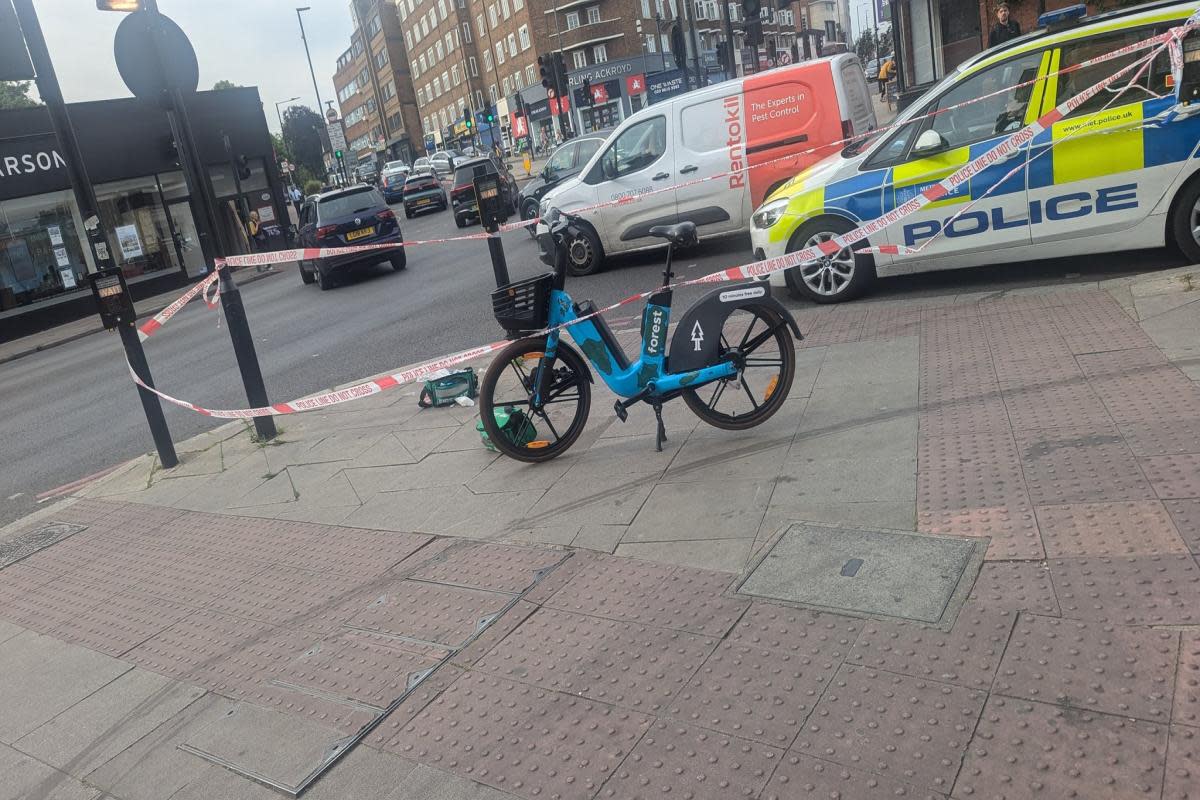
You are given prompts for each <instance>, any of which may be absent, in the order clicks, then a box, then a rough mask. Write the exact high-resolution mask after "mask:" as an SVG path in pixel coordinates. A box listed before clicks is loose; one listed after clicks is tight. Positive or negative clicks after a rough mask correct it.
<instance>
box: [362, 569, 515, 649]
mask: <svg viewBox="0 0 1200 800" xmlns="http://www.w3.org/2000/svg"><path fill="white" fill-rule="evenodd" d="M372 595H373V596H374V599H373V600H370V601H368V602H367V603H366V604H364V605H363V607H362V608H361V610H360V611H359V612H358V613H357V614H354V615H353V616H351V617H350V618H349V619H347V620H346V625H348V626H350V627H352V628H356V629H359V630H365V631H372V632H374V633H381V634H384V635H388V636H394V637H400V638H402V639H407V640H411V641H415V642H417V643H428V644H432V645H435V646H441V647H446V648H456V647H460V646H462V645H463V644H464V643H465V642H466V640H467V639H469V638H470V637H471V636H472V635H473V634H474V633H475V632H476V631H477V630H478V629H479V627H480V626H481V625H482V624H483V623H484V621H485V620H487V619H489V618H491V617H493V616H495V615H496V614H498V613H500V611H501V610H502V609H503V608H504V606H505V605H507V604H508V602H509V599H510V595H508V594H504V593H499V592H489V591H482V590H479V589H470V588H466V587H459V586H447V585H444V584H436V583H426V582H424V581H413V580H407V579H401V580H394V581H390V582H388V583H387V584H385V585H384V586H383V587H380V588H379V589H377V590H373V591H372Z"/></svg>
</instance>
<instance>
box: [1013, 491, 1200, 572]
mask: <svg viewBox="0 0 1200 800" xmlns="http://www.w3.org/2000/svg"><path fill="white" fill-rule="evenodd" d="M1036 513H1037V518H1038V527H1039V528H1040V529H1041V532H1042V541H1043V542H1044V543H1045V545H1046V554H1047V555H1048V556H1050V557H1052V558H1054V557H1067V556H1134V555H1155V554H1159V553H1186V552H1188V549H1187V545H1186V544H1185V543H1184V541H1183V539H1182V537H1180V535H1179V531H1178V530H1177V529H1176V528H1175V523H1173V522H1172V521H1171V517H1170V515H1169V514H1168V513H1167V509H1166V508H1165V507H1164V506H1163V504H1162V501H1159V500H1127V501H1125V502H1122V503H1075V504H1070V505H1058V506H1039V507H1038V508H1037V509H1036Z"/></svg>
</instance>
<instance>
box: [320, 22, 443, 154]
mask: <svg viewBox="0 0 1200 800" xmlns="http://www.w3.org/2000/svg"><path fill="white" fill-rule="evenodd" d="M350 12H351V14H352V15H353V18H354V33H353V34H352V35H351V37H350V47H349V49H347V50H346V51H345V52H344V53H342V55H341V56H340V57H339V58H338V60H337V68H336V71H335V72H334V76H333V85H334V89H335V90H336V91H337V102H338V108H339V109H340V112H341V116H342V123H343V125H344V127H345V129H346V145H347V148H348V149H349V151H350V152H349V153H348V154H347V156H346V160H347V166H359V167H363V168H366V169H370V168H377V167H378V165H379V163H380V162H383V161H388V160H392V159H403V160H405V161H411V160H412V159H413V158H415V157H416V156H417V155H418V154H419V153H420V152H421V150H422V143H421V139H420V130H421V128H420V122H419V116H418V113H417V102H416V96H415V93H414V90H413V82H412V79H411V76H410V74H409V66H408V63H409V62H408V56H407V53H406V49H405V44H404V36H403V32H402V30H401V27H400V20H399V18H398V17H397V15H396V8H395V6H394V5H392V3H391V2H390V0H352V2H351V3H350Z"/></svg>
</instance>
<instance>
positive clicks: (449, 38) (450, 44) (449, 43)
mask: <svg viewBox="0 0 1200 800" xmlns="http://www.w3.org/2000/svg"><path fill="white" fill-rule="evenodd" d="M445 41H446V52H447V53H449V52H450V51H451V50H453V49H454V35H453V32H450V31H448V32H447V33H446V36H445Z"/></svg>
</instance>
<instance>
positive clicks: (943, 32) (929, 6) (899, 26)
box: [890, 0, 984, 107]
mask: <svg viewBox="0 0 1200 800" xmlns="http://www.w3.org/2000/svg"><path fill="white" fill-rule="evenodd" d="M890 2H891V18H892V20H893V25H892V36H893V39H894V41H893V46H894V48H895V53H896V67H897V70H896V80H897V84H898V87H897V88H898V90H899V94H900V104H901V107H903V106H905V105H907V103H908V102H910V101H911V100H912V99H914V98H916V97H917V96H919V95H920V94H921V93H922V92H924V91H925V89H928V88H929V87H930V86H932V85H933V84H934V83H936V82H937V81H939V80H941V79H942V78H943V77H944V76H945V75H946V74H947V73H949V72H950V71H952V70H953V69H954V68H955V67H957V66H958V65H959V64H961V63H962V62H963V61H965V60H966V59H968V58H970V57H971V56H973V55H975V54H976V53H978V52H979V51H980V50H982V49H983V45H984V41H983V35H982V29H981V27H980V17H979V6H978V4H973V3H963V2H951V1H950V0H890Z"/></svg>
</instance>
